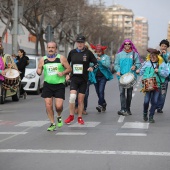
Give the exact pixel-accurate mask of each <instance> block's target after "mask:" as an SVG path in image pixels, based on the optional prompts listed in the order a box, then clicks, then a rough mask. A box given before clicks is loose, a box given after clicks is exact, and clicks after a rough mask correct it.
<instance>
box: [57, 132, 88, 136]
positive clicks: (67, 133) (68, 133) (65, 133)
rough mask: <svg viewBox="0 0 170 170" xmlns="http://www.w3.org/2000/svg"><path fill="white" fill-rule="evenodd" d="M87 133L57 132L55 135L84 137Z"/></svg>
mask: <svg viewBox="0 0 170 170" xmlns="http://www.w3.org/2000/svg"><path fill="white" fill-rule="evenodd" d="M86 134H87V133H83V132H58V133H56V135H86Z"/></svg>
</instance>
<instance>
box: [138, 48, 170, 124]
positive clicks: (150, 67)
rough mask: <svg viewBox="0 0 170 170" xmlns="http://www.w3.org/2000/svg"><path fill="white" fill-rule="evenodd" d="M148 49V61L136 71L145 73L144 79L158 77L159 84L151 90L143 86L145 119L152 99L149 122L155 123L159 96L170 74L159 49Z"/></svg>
mask: <svg viewBox="0 0 170 170" xmlns="http://www.w3.org/2000/svg"><path fill="white" fill-rule="evenodd" d="M147 51H148V52H149V54H148V56H147V62H146V63H145V64H144V65H143V66H142V68H141V69H138V70H136V73H140V75H143V78H142V80H143V81H145V80H146V79H150V78H151V79H153V78H156V84H157V85H156V86H154V87H153V88H150V89H151V90H149V89H145V87H144V88H143V92H145V96H144V104H143V120H144V121H148V109H149V102H150V101H151V107H150V110H149V112H150V113H149V122H150V123H154V122H155V120H154V118H153V117H154V113H155V110H156V106H157V101H158V96H159V94H160V93H163V90H165V89H163V85H164V84H163V83H164V82H165V78H166V77H167V76H168V74H169V69H168V66H167V64H165V62H164V61H163V59H162V58H161V56H159V53H160V52H159V51H158V50H156V49H153V48H149V49H147ZM148 83H149V80H148ZM161 86H162V87H161ZM146 88H147V87H146Z"/></svg>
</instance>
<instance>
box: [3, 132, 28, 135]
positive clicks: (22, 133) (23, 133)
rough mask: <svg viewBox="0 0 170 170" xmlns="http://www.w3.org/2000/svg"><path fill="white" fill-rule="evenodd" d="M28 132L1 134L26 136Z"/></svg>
mask: <svg viewBox="0 0 170 170" xmlns="http://www.w3.org/2000/svg"><path fill="white" fill-rule="evenodd" d="M27 133H28V132H0V135H25V134H27Z"/></svg>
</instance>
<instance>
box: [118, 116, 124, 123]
mask: <svg viewBox="0 0 170 170" xmlns="http://www.w3.org/2000/svg"><path fill="white" fill-rule="evenodd" d="M124 119H125V116H122V115H121V116H120V117H119V119H118V123H122V122H123V121H124Z"/></svg>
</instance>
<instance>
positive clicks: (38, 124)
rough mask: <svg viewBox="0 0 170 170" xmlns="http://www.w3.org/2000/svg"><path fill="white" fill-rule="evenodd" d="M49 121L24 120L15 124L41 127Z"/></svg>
mask: <svg viewBox="0 0 170 170" xmlns="http://www.w3.org/2000/svg"><path fill="white" fill-rule="evenodd" d="M47 123H49V121H28V122H23V123H20V124H18V125H15V126H26V127H41V126H44V125H45V124H47Z"/></svg>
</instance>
